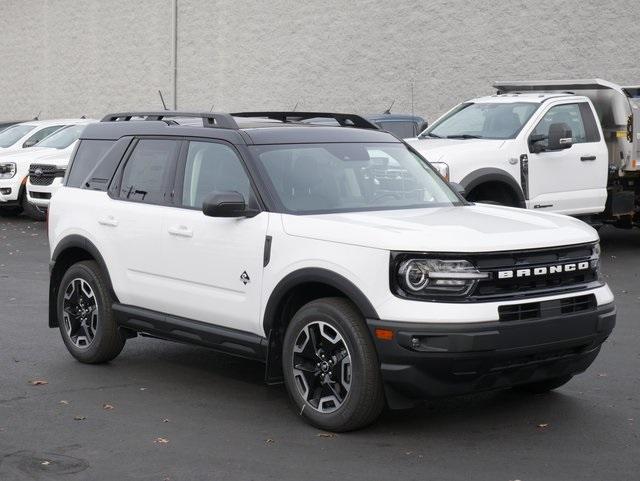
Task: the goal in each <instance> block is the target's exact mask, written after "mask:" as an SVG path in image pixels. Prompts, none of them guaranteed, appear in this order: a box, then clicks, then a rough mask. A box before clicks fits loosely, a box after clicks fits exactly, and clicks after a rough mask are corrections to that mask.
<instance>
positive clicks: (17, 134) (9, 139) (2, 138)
mask: <svg viewBox="0 0 640 481" xmlns="http://www.w3.org/2000/svg"><path fill="white" fill-rule="evenodd" d="M33 128H34V127H33V125H13V126H12V127H8V128H7V129H5V130H3V131H2V132H0V147H2V148H7V147H11V146H12V145H13V144H15V143H16V142H17V141H18V140H20V139H21V138H22V137H24V136H25V135H27V134H28V133H29V132H30V131H31V130H33Z"/></svg>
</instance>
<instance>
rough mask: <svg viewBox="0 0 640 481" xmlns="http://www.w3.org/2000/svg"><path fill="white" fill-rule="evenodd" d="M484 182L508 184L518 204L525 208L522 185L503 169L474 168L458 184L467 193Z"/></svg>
mask: <svg viewBox="0 0 640 481" xmlns="http://www.w3.org/2000/svg"><path fill="white" fill-rule="evenodd" d="M485 182H502V183H503V184H506V185H508V186H509V187H510V188H511V190H512V191H513V192H514V193H515V195H516V201H517V202H518V206H519V207H522V208H526V206H527V204H526V201H525V198H524V193H523V192H522V187H521V186H520V184H518V181H516V179H514V178H513V176H512V175H511V174H509V173H508V172H505V171H504V170H500V169H495V168H491V167H487V168H483V169H478V170H474V171H473V172H471V173H470V174H467V175H466V177H465V178H464V179H462V180H461V181H460V185H462V186H463V187H464V189H465V191H466V192H467V193H468V192H471V191H472V190H473V189H474V188H476V187H477V186H479V185H480V184H484V183H485Z"/></svg>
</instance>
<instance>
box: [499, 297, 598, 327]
mask: <svg viewBox="0 0 640 481" xmlns="http://www.w3.org/2000/svg"><path fill="white" fill-rule="evenodd" d="M595 308H596V296H595V295H593V294H588V295H586V296H577V297H567V298H565V299H556V300H553V301H541V302H527V303H525V304H512V305H509V306H500V307H498V314H499V316H500V320H501V321H524V320H527V319H540V318H543V317H553V316H559V315H562V314H573V313H576V312H585V311H592V310H594V309H595Z"/></svg>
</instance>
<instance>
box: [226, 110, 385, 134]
mask: <svg viewBox="0 0 640 481" xmlns="http://www.w3.org/2000/svg"><path fill="white" fill-rule="evenodd" d="M231 115H232V116H233V117H245V118H246V117H256V118H267V119H272V120H279V121H280V122H301V121H303V120H309V119H315V118H327V119H334V120H335V121H336V122H338V124H340V126H341V127H357V128H359V129H373V130H380V129H379V127H378V126H377V125H376V124H374V123H372V122H369V121H368V120H367V119H365V118H364V117H361V116H360V115H356V114H339V113H335V112H295V111H290V112H289V111H265V112H235V113H232V114H231Z"/></svg>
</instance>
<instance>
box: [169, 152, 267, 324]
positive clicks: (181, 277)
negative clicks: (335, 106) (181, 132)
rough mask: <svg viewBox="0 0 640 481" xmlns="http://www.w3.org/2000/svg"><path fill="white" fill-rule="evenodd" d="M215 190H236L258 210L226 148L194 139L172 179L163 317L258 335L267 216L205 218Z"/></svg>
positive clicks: (243, 172) (242, 172)
mask: <svg viewBox="0 0 640 481" xmlns="http://www.w3.org/2000/svg"><path fill="white" fill-rule="evenodd" d="M213 191H218V192H222V191H236V192H240V193H241V194H242V195H243V196H244V198H245V200H246V202H248V203H249V204H250V205H252V206H256V205H257V202H256V197H255V194H254V189H253V188H252V186H251V182H250V180H249V176H248V175H247V171H246V170H245V168H244V166H243V163H242V160H241V159H240V156H239V154H238V153H237V151H236V150H235V149H234V148H233V146H231V145H230V144H227V143H223V142H213V141H211V142H210V141H191V142H189V144H188V146H187V148H186V150H185V154H184V155H183V158H182V159H181V161H180V163H179V167H178V173H177V176H176V188H175V192H176V206H175V207H173V208H170V209H168V211H167V215H166V218H165V223H164V227H163V244H164V245H165V246H166V248H165V249H164V250H165V258H164V259H163V268H164V269H166V271H167V275H170V276H172V278H173V281H174V282H173V286H174V291H173V293H172V294H171V296H170V298H168V299H167V300H166V303H167V305H166V309H165V310H164V312H167V313H169V314H176V315H180V316H182V317H186V318H189V319H194V320H199V321H203V322H209V323H212V324H216V325H219V326H225V327H229V328H233V329H238V330H242V331H247V332H252V333H256V334H259V335H263V332H262V329H261V323H260V319H259V315H260V290H261V284H262V270H263V254H264V245H265V236H266V232H267V224H268V220H269V214H268V213H267V212H261V213H260V214H258V215H256V216H255V217H251V218H247V217H239V218H222V217H207V216H205V215H204V214H203V213H202V202H203V200H204V198H205V197H206V196H207V195H208V194H210V193H211V192H213Z"/></svg>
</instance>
